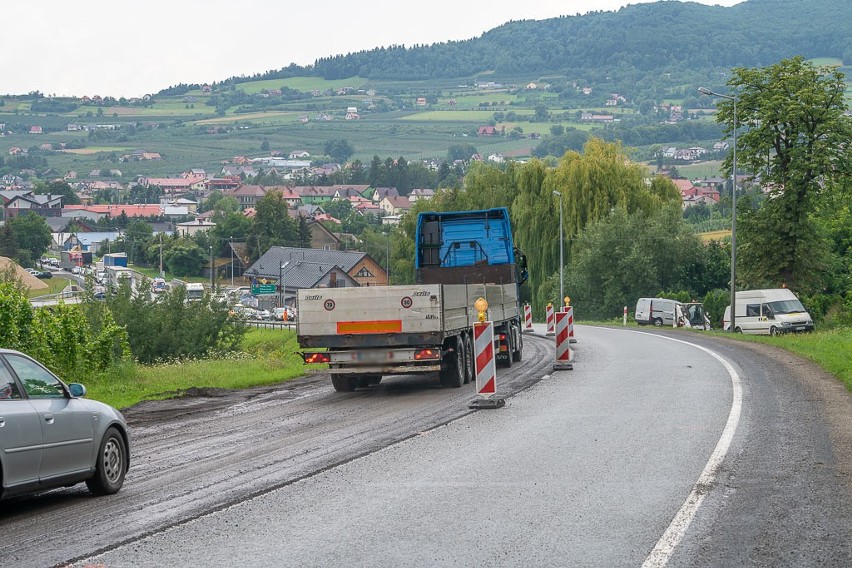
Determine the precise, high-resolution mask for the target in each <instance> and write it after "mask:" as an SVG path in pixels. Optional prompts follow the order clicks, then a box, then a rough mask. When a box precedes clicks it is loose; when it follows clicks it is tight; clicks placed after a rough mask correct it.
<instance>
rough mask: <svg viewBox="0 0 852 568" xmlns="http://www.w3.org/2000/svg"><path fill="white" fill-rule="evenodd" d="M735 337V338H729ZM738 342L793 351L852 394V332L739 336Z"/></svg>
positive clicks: (824, 331)
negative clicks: (827, 373)
mask: <svg viewBox="0 0 852 568" xmlns="http://www.w3.org/2000/svg"><path fill="white" fill-rule="evenodd" d="M726 336H727V337H731V334H726ZM735 339H738V340H740V341H751V342H755V343H765V344H767V345H774V346H775V347H780V348H782V349H786V350H787V351H792V352H793V353H795V354H796V355H799V356H801V357H804V358H805V359H808V360H809V361H813V362H814V363H816V364H817V365H819V366H820V367H822V368H823V369H825V370H826V371H828V372H829V373H831V374H832V375H834V376H835V377H837V378H838V379H840V381H841V382H842V383H843V384H844V385H845V386H846V390H848V391H850V392H852V328H837V329H829V330H821V331H815V332H813V333H797V334H790V335H778V336H776V337H769V336H764V335H742V334H737V335H736V336H735Z"/></svg>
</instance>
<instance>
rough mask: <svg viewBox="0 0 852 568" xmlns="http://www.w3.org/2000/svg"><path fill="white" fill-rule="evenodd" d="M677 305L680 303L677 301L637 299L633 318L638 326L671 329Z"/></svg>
mask: <svg viewBox="0 0 852 568" xmlns="http://www.w3.org/2000/svg"><path fill="white" fill-rule="evenodd" d="M679 305H681V303H680V302H678V301H677V300H667V299H666V298H639V301H638V302H636V312H635V313H634V314H633V317H634V318H635V319H636V323H638V324H639V325H655V326H657V327H662V326H664V325H667V326H669V327H672V326H673V325H674V321H675V306H679Z"/></svg>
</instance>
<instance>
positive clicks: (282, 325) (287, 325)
mask: <svg viewBox="0 0 852 568" xmlns="http://www.w3.org/2000/svg"><path fill="white" fill-rule="evenodd" d="M246 325H247V326H249V327H253V328H256V329H293V328H294V327H296V322H294V321H265V320H246Z"/></svg>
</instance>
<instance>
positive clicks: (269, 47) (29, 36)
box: [0, 0, 742, 97]
mask: <svg viewBox="0 0 852 568" xmlns="http://www.w3.org/2000/svg"><path fill="white" fill-rule="evenodd" d="M740 1H742V0H700V2H701V3H702V4H711V5H712V4H718V5H723V6H732V5H734V4H737V3H739V2H740ZM636 3H639V2H638V1H637V0H633V1H632V2H628V1H623V0H429V1H427V2H411V1H402V2H400V1H398V0H394V1H391V0H361V1H360V2H358V1H354V2H353V1H351V0H348V1H342V0H313V1H309V2H297V1H293V0H290V1H286V0H237V1H233V0H143V1H141V2H127V1H123V0H77V1H76V2H69V1H67V0H40V1H38V2H33V1H30V2H23V1H17V2H9V3H7V2H3V6H2V7H0V21H2V22H3V29H2V31H0V95H3V94H24V93H29V92H31V91H41V92H42V93H44V94H46V95H57V96H62V95H75V96H83V95H90V96H91V95H101V96H114V97H122V96H124V97H136V96H142V95H144V94H146V93H155V92H157V91H159V90H160V89H164V88H166V87H169V86H171V85H175V84H178V83H205V82H213V81H221V80H223V79H227V78H228V77H231V76H239V75H252V74H254V73H262V72H264V71H268V70H271V69H280V68H282V67H286V66H287V65H289V64H290V63H297V64H299V65H309V64H312V63H313V62H314V61H315V60H316V59H317V58H319V57H325V56H329V55H337V54H345V53H348V52H353V51H360V50H364V49H372V48H374V47H381V46H388V45H392V44H396V45H400V44H402V45H406V46H411V45H414V44H432V43H437V42H442V41H449V40H461V39H469V38H472V37H477V36H480V35H482V34H483V33H484V32H486V31H488V30H490V29H492V28H494V27H497V26H499V25H501V24H504V23H506V22H508V21H510V20H524V19H534V20H541V19H545V18H553V17H556V16H564V15H575V14H584V13H586V12H589V11H593V10H617V9H618V8H619V7H621V6H624V5H626V4H636Z"/></svg>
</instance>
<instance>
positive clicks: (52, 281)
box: [27, 278, 72, 298]
mask: <svg viewBox="0 0 852 568" xmlns="http://www.w3.org/2000/svg"><path fill="white" fill-rule="evenodd" d="M41 282H44V283H45V284H47V288H42V289H41V290H27V297H28V298H37V297H39V296H48V295H50V294H58V293H60V292H61V291H62V290H64V289H65V288H66V287H67V286H68V285H69V284H72V282H71V281H70V280H68V279H66V278H48V279H46V280H41Z"/></svg>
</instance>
